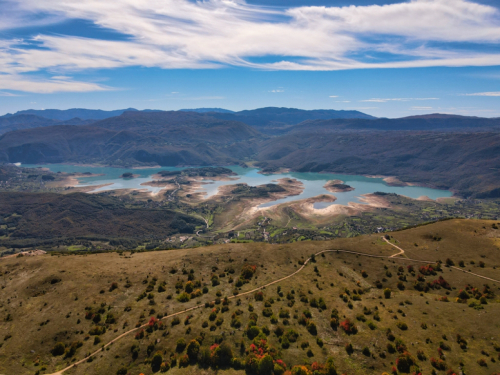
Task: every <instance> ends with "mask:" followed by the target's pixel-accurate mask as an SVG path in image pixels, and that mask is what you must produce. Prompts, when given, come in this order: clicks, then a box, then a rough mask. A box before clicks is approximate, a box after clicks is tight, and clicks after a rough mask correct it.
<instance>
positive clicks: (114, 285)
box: [109, 283, 118, 292]
mask: <svg viewBox="0 0 500 375" xmlns="http://www.w3.org/2000/svg"><path fill="white" fill-rule="evenodd" d="M115 289H118V283H112V284H111V286H110V287H109V291H110V292H112V291H113V290H115Z"/></svg>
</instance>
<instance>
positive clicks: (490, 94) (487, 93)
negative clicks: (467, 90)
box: [464, 91, 500, 96]
mask: <svg viewBox="0 0 500 375" xmlns="http://www.w3.org/2000/svg"><path fill="white" fill-rule="evenodd" d="M464 95H465V96H500V91H493V92H476V93H473V94H464Z"/></svg>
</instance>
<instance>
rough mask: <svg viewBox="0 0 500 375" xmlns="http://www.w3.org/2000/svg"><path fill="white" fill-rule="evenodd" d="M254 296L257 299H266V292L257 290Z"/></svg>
mask: <svg viewBox="0 0 500 375" xmlns="http://www.w3.org/2000/svg"><path fill="white" fill-rule="evenodd" d="M254 298H255V300H256V301H264V293H262V292H256V293H255V294H254Z"/></svg>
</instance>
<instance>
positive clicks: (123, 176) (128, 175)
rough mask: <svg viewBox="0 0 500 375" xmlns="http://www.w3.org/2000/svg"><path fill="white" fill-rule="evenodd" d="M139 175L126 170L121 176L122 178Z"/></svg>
mask: <svg viewBox="0 0 500 375" xmlns="http://www.w3.org/2000/svg"><path fill="white" fill-rule="evenodd" d="M136 177H138V175H136V174H133V173H130V172H125V173H124V174H122V175H121V176H120V178H136Z"/></svg>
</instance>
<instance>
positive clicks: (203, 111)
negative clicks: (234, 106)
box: [179, 108, 234, 113]
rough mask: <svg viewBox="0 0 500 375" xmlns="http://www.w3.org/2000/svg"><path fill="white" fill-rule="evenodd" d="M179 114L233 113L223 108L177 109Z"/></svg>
mask: <svg viewBox="0 0 500 375" xmlns="http://www.w3.org/2000/svg"><path fill="white" fill-rule="evenodd" d="M179 111H180V112H196V113H209V112H217V113H234V111H230V110H229V109H224V108H193V109H179Z"/></svg>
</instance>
